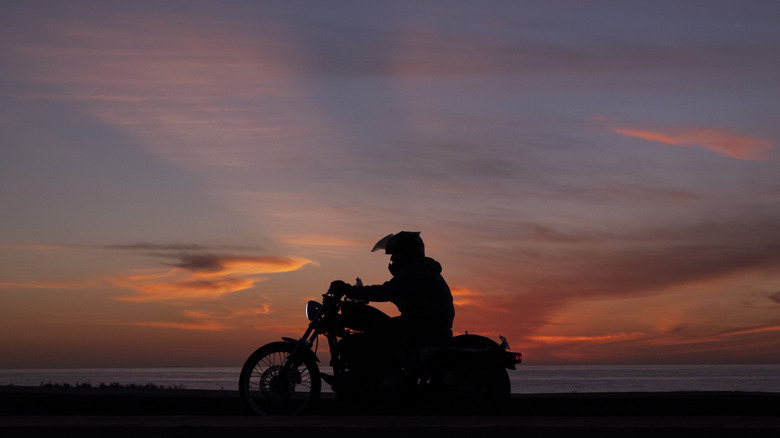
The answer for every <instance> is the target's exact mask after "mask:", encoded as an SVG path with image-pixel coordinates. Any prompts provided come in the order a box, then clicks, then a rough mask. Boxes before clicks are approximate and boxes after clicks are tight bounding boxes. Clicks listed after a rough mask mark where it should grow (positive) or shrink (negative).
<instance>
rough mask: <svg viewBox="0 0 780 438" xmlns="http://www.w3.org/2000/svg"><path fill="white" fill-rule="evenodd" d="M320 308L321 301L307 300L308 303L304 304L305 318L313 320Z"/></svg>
mask: <svg viewBox="0 0 780 438" xmlns="http://www.w3.org/2000/svg"><path fill="white" fill-rule="evenodd" d="M320 309H322V303H320V302H319V301H314V300H312V301H309V303H308V304H306V319H308V320H309V321H311V320H313V319H314V317H315V316H317V314H318V313H319V312H320Z"/></svg>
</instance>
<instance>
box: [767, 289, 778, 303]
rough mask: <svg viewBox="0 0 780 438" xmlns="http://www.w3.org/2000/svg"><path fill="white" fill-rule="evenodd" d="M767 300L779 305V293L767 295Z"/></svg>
mask: <svg viewBox="0 0 780 438" xmlns="http://www.w3.org/2000/svg"><path fill="white" fill-rule="evenodd" d="M769 299H770V300H772V301H774V302H775V303H777V304H780V291H778V292H775V293H773V294H769Z"/></svg>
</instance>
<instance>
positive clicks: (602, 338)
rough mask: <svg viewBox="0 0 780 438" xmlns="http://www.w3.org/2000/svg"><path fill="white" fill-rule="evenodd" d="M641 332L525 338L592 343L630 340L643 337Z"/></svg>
mask: <svg viewBox="0 0 780 438" xmlns="http://www.w3.org/2000/svg"><path fill="white" fill-rule="evenodd" d="M644 336H645V334H644V333H642V332H633V333H616V334H610V335H599V336H528V337H527V339H529V340H531V341H535V342H539V343H542V344H553V345H557V344H567V343H593V344H605V343H609V342H620V341H631V340H634V339H639V338H642V337H644Z"/></svg>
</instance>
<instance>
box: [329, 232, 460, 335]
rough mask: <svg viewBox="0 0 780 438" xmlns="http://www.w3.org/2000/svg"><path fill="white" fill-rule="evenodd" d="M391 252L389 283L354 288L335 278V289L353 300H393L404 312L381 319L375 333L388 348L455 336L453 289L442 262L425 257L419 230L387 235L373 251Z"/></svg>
mask: <svg viewBox="0 0 780 438" xmlns="http://www.w3.org/2000/svg"><path fill="white" fill-rule="evenodd" d="M381 249H384V250H385V253H386V254H390V264H389V265H388V269H389V270H390V273H391V274H392V275H393V278H391V279H390V280H389V281H386V282H385V283H383V284H378V285H372V286H360V285H358V286H351V285H348V284H346V283H344V282H342V281H334V282H333V283H332V284H331V288H332V290H334V291H340V292H343V293H345V294H346V296H347V297H348V298H352V299H356V300H364V301H369V302H371V301H375V302H387V301H389V302H392V303H393V304H395V305H396V307H398V310H399V311H400V312H401V314H400V316H396V317H393V318H388V319H385V320H382V321H377V323H376V325H375V326H374V327H373V328H372V329H371V330H370V331H369V333H371V334H373V337H375V341H377V342H379V343H380V344H381V345H382V346H383V347H384V348H388V347H390V348H393V347H395V348H401V347H404V346H414V345H436V344H440V343H442V342H445V341H447V340H448V339H449V338H450V337H452V321H453V319H454V318H455V308H454V306H453V304H452V293H451V292H450V288H449V286H448V285H447V282H446V281H445V280H444V277H442V275H441V271H442V268H441V264H439V262H437V261H436V260H434V259H432V258H430V257H426V256H425V244H424V243H423V240H422V238H421V237H420V233H419V232H411V231H401V232H399V233H397V234H390V235H388V236H385V237H384V238H382V239H381V240H380V241H379V242H377V243H376V245H374V248H373V249H372V250H371V251H372V252H374V251H378V250H381Z"/></svg>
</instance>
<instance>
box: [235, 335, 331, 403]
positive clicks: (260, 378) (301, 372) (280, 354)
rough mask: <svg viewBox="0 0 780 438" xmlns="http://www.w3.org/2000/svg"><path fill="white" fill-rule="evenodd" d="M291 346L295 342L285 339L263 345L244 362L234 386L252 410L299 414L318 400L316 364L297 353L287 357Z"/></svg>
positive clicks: (317, 370) (291, 350)
mask: <svg viewBox="0 0 780 438" xmlns="http://www.w3.org/2000/svg"><path fill="white" fill-rule="evenodd" d="M294 348H295V345H294V344H292V343H289V342H274V343H271V344H267V345H265V346H263V347H260V348H259V349H257V351H255V352H254V353H252V355H251V356H249V359H247V360H246V362H245V363H244V367H243V368H242V369H241V377H239V382H238V389H239V392H240V394H241V399H242V400H244V402H245V403H246V404H247V406H248V407H249V409H250V410H251V411H252V412H254V413H256V414H259V415H296V414H302V413H305V412H307V411H308V410H310V409H311V408H312V407H313V406H314V404H315V403H316V401H317V400H318V399H319V396H320V387H321V382H320V370H319V367H317V363H316V362H315V360H314V357H313V355H308V354H301V355H300V356H301V357H299V358H292V360H291V358H290V355H291V353H292V352H293V349H294ZM306 352H308V350H307V351H306ZM288 361H289V363H288Z"/></svg>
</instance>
